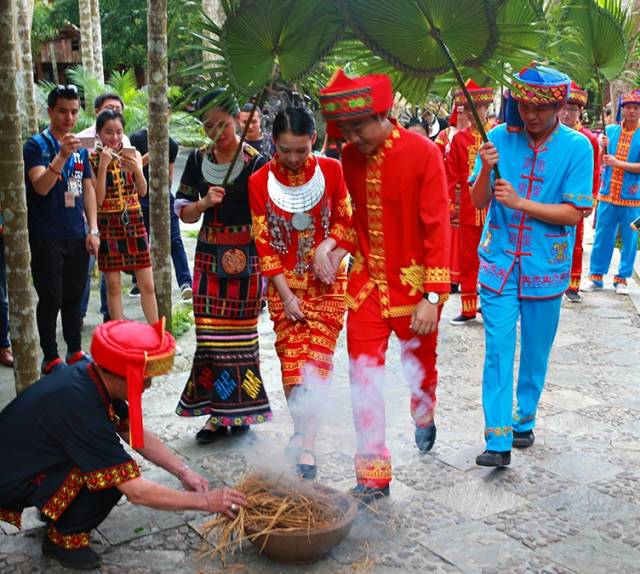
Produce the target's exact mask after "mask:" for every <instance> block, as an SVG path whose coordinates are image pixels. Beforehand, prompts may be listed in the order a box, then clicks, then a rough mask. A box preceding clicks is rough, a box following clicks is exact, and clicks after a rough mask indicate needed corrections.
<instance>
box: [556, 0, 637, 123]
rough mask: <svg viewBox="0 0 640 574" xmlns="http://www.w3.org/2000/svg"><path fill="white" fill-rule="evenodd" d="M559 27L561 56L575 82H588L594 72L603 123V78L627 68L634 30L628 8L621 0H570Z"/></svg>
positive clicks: (616, 74)
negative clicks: (628, 39)
mask: <svg viewBox="0 0 640 574" xmlns="http://www.w3.org/2000/svg"><path fill="white" fill-rule="evenodd" d="M600 4H602V5H600ZM560 28H561V31H560V33H561V34H562V36H563V41H562V44H561V45H560V46H561V47H560V49H561V53H560V54H558V57H559V58H561V59H562V62H563V65H564V67H566V68H567V69H568V70H569V71H570V74H571V76H572V78H573V79H574V80H575V81H576V82H578V83H580V84H586V83H587V82H589V81H590V80H591V79H592V78H593V77H594V76H595V79H596V81H597V82H598V96H599V104H600V111H601V113H602V125H603V126H604V125H605V118H604V105H603V97H602V78H604V79H605V80H607V81H611V80H615V79H616V78H619V77H620V76H621V75H622V73H623V72H624V71H625V68H626V65H627V60H628V57H629V51H630V50H629V45H628V42H627V38H628V37H631V34H632V32H631V18H630V15H629V12H628V11H627V10H626V9H625V8H624V7H623V6H622V3H621V2H620V0H605V1H603V2H601V3H598V2H596V1H595V0H569V1H567V2H566V3H565V4H563V7H562V16H561V26H560Z"/></svg>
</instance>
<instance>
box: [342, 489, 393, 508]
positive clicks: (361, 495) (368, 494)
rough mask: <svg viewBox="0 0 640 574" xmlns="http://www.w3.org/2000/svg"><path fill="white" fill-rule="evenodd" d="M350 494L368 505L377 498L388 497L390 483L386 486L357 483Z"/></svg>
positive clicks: (364, 504) (359, 502) (360, 503)
mask: <svg viewBox="0 0 640 574" xmlns="http://www.w3.org/2000/svg"><path fill="white" fill-rule="evenodd" d="M349 494H350V495H351V496H353V498H355V499H356V500H357V501H358V504H359V505H362V506H368V505H369V504H371V503H372V502H375V501H376V500H379V499H381V498H387V497H388V496H389V485H387V486H385V487H384V488H376V487H373V486H365V485H364V484H357V485H356V486H354V487H353V488H352V489H351V490H350V491H349Z"/></svg>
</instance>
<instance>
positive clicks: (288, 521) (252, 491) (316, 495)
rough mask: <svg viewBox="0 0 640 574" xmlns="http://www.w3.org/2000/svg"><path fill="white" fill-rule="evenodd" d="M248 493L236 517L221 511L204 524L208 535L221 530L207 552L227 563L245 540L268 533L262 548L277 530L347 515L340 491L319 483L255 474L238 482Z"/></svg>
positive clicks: (302, 527)
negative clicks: (243, 505)
mask: <svg viewBox="0 0 640 574" xmlns="http://www.w3.org/2000/svg"><path fill="white" fill-rule="evenodd" d="M235 488H236V489H238V490H240V491H241V492H242V493H243V494H244V495H245V496H246V497H247V502H248V506H247V507H246V508H240V509H239V511H238V514H237V515H236V517H235V518H233V519H231V518H229V517H228V516H226V515H224V514H221V515H220V516H218V517H216V518H214V519H213V520H210V521H209V522H207V523H205V524H204V526H203V529H204V535H205V537H206V538H209V536H210V535H211V534H213V533H215V532H217V533H218V536H217V543H216V545H215V548H214V549H213V550H211V551H209V552H207V553H206V556H209V557H211V558H215V557H216V556H219V557H220V560H221V562H222V564H223V565H224V564H225V563H226V559H227V553H230V554H231V555H232V556H233V555H234V554H235V553H236V552H237V551H238V550H240V549H242V543H243V542H244V541H246V540H251V541H252V540H255V539H257V538H259V537H261V536H265V535H266V536H265V540H264V543H263V544H262V547H261V548H260V551H262V550H264V547H265V545H266V543H267V540H268V537H269V535H270V534H272V533H274V532H294V531H300V530H303V531H304V530H306V531H307V534H309V532H310V530H311V529H312V528H314V529H315V528H324V527H329V526H331V525H333V524H335V523H336V522H337V521H338V520H340V518H342V516H343V515H344V512H343V510H341V507H340V504H339V501H340V495H339V493H336V492H335V491H332V490H330V489H323V488H322V487H321V486H318V485H306V484H304V483H301V482H300V481H295V482H294V481H291V480H289V479H287V478H284V477H282V476H280V477H267V476H261V475H256V474H252V475H249V476H247V477H245V478H244V479H243V480H242V481H241V482H240V483H238V484H237V485H236V486H235Z"/></svg>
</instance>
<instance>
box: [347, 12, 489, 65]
mask: <svg viewBox="0 0 640 574" xmlns="http://www.w3.org/2000/svg"><path fill="white" fill-rule="evenodd" d="M338 3H339V5H340V7H341V9H342V12H343V14H344V18H345V20H346V22H347V23H348V25H349V26H350V28H351V29H352V30H353V31H354V33H355V34H356V35H357V36H358V37H359V38H360V39H361V40H362V42H363V43H364V44H365V45H366V46H367V47H368V48H370V49H371V51H372V52H374V53H375V54H376V55H378V56H379V57H380V58H382V59H383V60H384V61H386V62H388V63H389V64H391V65H392V66H393V67H394V68H396V69H397V70H401V71H403V72H405V73H407V74H410V75H414V76H419V75H431V76H437V75H438V74H441V73H445V72H447V71H448V70H449V62H448V60H447V59H446V57H445V56H444V55H443V52H442V50H441V46H440V45H439V43H438V41H437V39H436V36H439V37H440V38H442V40H443V41H444V43H445V44H446V45H447V47H448V48H449V51H450V52H451V53H452V54H453V57H454V60H455V62H456V64H458V65H466V66H472V67H473V66H478V65H480V64H481V63H482V62H485V61H486V60H487V59H488V58H489V56H490V55H491V53H492V52H493V50H494V49H495V47H496V42H497V39H498V32H497V27H496V15H495V5H494V4H493V2H492V1H490V0H407V1H406V2H404V3H403V7H402V9H401V10H400V9H398V6H397V4H396V3H394V2H388V1H387V0H338Z"/></svg>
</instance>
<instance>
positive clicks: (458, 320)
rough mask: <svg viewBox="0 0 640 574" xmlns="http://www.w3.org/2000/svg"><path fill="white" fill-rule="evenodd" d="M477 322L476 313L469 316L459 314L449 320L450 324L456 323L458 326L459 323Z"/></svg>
mask: <svg viewBox="0 0 640 574" xmlns="http://www.w3.org/2000/svg"><path fill="white" fill-rule="evenodd" d="M475 322H476V316H475V315H474V316H473V317H467V316H466V315H462V314H460V315H458V316H457V317H456V318H455V319H451V321H449V325H455V326H456V327H458V326H459V325H468V324H473V323H475Z"/></svg>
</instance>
